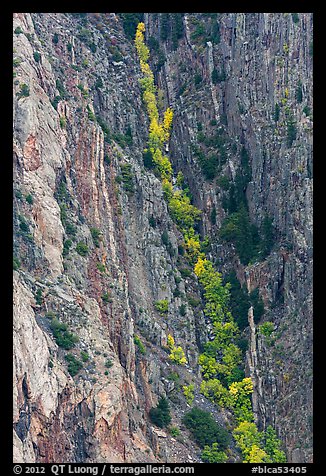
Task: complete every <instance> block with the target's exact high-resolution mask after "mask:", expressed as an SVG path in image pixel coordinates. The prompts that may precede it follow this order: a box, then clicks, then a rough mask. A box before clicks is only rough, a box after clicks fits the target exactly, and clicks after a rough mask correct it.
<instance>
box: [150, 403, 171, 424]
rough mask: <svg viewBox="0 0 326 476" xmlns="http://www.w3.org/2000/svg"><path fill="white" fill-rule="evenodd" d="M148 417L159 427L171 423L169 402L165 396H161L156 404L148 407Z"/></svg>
mask: <svg viewBox="0 0 326 476" xmlns="http://www.w3.org/2000/svg"><path fill="white" fill-rule="evenodd" d="M149 417H150V419H151V420H152V422H153V423H154V424H155V425H157V426H159V427H160V428H163V427H165V426H168V425H169V424H170V423H171V414H170V408H169V402H168V401H167V399H166V398H164V397H161V398H160V400H159V401H158V404H157V406H156V407H155V408H154V407H153V408H151V409H150V411H149Z"/></svg>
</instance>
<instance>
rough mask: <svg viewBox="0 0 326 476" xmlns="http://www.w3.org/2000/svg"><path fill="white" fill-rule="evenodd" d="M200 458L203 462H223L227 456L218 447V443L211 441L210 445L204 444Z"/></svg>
mask: <svg viewBox="0 0 326 476" xmlns="http://www.w3.org/2000/svg"><path fill="white" fill-rule="evenodd" d="M201 459H202V460H203V461H204V463H225V462H226V461H227V459H228V457H227V455H226V453H225V452H224V451H221V450H220V449H219V445H218V443H213V444H212V445H211V446H208V445H205V446H204V450H203V452H202V454H201Z"/></svg>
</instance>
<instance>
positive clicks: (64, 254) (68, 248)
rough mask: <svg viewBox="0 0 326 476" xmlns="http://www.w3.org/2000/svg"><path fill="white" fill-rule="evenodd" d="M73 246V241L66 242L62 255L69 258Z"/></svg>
mask: <svg viewBox="0 0 326 476" xmlns="http://www.w3.org/2000/svg"><path fill="white" fill-rule="evenodd" d="M71 246H72V241H71V240H65V241H64V243H63V250H62V255H63V256H68V254H69V250H70V248H71Z"/></svg>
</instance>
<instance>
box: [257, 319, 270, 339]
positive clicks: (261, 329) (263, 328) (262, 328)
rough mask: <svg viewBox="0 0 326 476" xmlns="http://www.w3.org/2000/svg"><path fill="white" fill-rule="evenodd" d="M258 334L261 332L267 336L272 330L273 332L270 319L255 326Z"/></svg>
mask: <svg viewBox="0 0 326 476" xmlns="http://www.w3.org/2000/svg"><path fill="white" fill-rule="evenodd" d="M257 330H258V332H259V334H262V335H263V336H265V337H269V336H270V335H271V334H272V332H274V324H273V323H272V322H270V321H266V322H263V324H261V325H260V326H258V328H257Z"/></svg>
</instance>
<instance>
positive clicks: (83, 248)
mask: <svg viewBox="0 0 326 476" xmlns="http://www.w3.org/2000/svg"><path fill="white" fill-rule="evenodd" d="M76 251H77V253H78V254H79V255H80V256H86V255H87V254H88V246H87V245H86V243H83V242H82V241H80V242H79V243H78V244H77V246H76Z"/></svg>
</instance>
